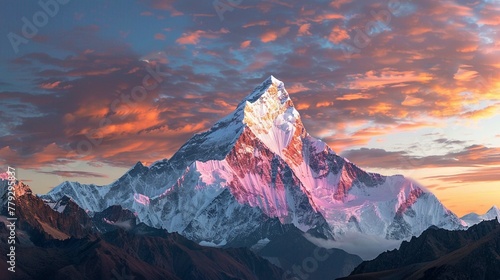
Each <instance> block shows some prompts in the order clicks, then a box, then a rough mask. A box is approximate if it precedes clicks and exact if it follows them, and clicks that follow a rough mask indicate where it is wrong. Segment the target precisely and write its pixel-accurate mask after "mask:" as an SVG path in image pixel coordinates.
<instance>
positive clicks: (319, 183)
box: [44, 76, 465, 246]
mask: <svg viewBox="0 0 500 280" xmlns="http://www.w3.org/2000/svg"><path fill="white" fill-rule="evenodd" d="M64 195H66V196H68V197H71V198H72V199H73V200H74V201H75V202H76V203H78V204H79V205H81V206H82V207H83V208H84V209H87V210H89V211H93V212H96V211H102V210H104V209H105V208H107V207H109V206H111V205H121V206H122V207H123V208H127V209H130V210H131V211H133V212H135V213H136V215H137V216H138V218H139V219H140V220H141V221H143V222H145V223H146V224H148V225H150V226H153V227H162V228H165V229H167V230H168V231H177V232H179V233H181V234H183V235H184V236H186V237H188V238H190V239H192V240H195V241H198V242H204V244H213V245H220V246H222V245H231V244H238V245H253V244H255V243H256V242H257V241H258V240H260V239H264V238H266V237H267V236H269V235H270V234H272V233H273V232H275V231H279V229H280V226H281V225H283V224H293V225H295V226H296V227H297V228H299V229H300V230H302V231H304V232H309V233H311V234H313V235H315V236H319V237H323V238H330V239H342V238H343V236H346V235H348V234H349V233H351V232H355V233H361V234H366V235H371V236H377V237H381V238H386V239H396V240H401V239H405V238H408V237H410V236H412V235H419V234H420V233H421V232H422V231H424V230H425V229H427V228H428V227H429V226H432V225H435V226H438V227H443V228H446V229H458V228H463V227H464V226H465V224H464V223H463V222H462V221H461V220H460V219H458V217H456V215H454V214H453V213H452V212H451V211H449V210H447V209H446V208H445V207H444V206H443V205H442V204H441V203H440V202H439V200H438V199H437V198H436V197H435V196H434V195H433V194H432V193H430V192H428V191H426V190H425V189H424V188H422V187H421V186H420V185H419V184H418V183H416V182H413V181H411V180H408V179H406V178H404V177H403V176H400V175H397V176H389V177H386V176H382V175H380V174H375V173H369V172H366V171H364V170H362V169H361V168H359V167H358V166H356V165H355V164H354V163H351V162H349V161H348V160H346V159H344V158H342V157H340V156H338V155H337V154H335V152H334V151H333V150H332V149H331V148H330V147H328V145H327V144H326V143H324V142H322V141H321V140H318V139H316V138H314V137H312V136H311V135H309V134H308V133H307V132H306V129H305V128H304V125H303V124H302V121H301V119H300V115H299V113H298V112H297V110H296V109H295V107H294V106H293V103H292V101H291V99H290V96H289V94H288V93H287V91H286V89H285V87H284V84H283V82H281V81H280V80H278V79H276V78H274V77H273V76H271V77H270V78H268V79H267V80H266V81H264V82H263V83H262V84H261V85H259V86H258V87H257V88H255V90H254V91H252V92H251V93H250V94H249V95H248V96H247V97H246V98H245V99H244V100H243V101H242V102H241V103H239V105H238V106H237V107H236V109H235V110H234V111H233V112H232V113H231V114H229V115H228V116H226V117H225V118H223V119H221V120H220V121H218V122H217V123H216V124H214V126H213V127H212V128H210V129H209V130H207V131H205V132H202V133H199V134H196V135H194V136H193V137H192V138H191V139H189V140H188V141H187V142H186V143H185V144H184V145H183V146H182V147H181V148H180V149H179V150H178V151H177V152H176V153H175V154H174V155H173V156H172V157H171V158H170V159H168V160H166V159H165V160H160V161H157V162H155V163H154V164H153V165H151V166H150V167H145V166H143V165H142V164H137V165H136V166H134V167H133V168H131V169H130V170H129V171H128V172H127V173H126V174H125V175H123V176H122V177H120V178H119V179H118V180H117V181H115V182H114V183H112V184H110V185H107V186H103V187H98V186H94V185H80V184H77V183H63V184H62V185H60V186H59V187H57V188H54V189H53V190H52V191H51V192H49V193H48V194H47V195H45V196H44V198H46V199H50V200H53V201H57V200H58V199H59V198H61V197H62V196H64Z"/></svg>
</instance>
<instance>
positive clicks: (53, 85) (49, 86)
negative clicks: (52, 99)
mask: <svg viewBox="0 0 500 280" xmlns="http://www.w3.org/2000/svg"><path fill="white" fill-rule="evenodd" d="M60 84H61V81H56V82H53V83H43V84H41V85H40V88H43V89H55V88H57V87H59V85H60Z"/></svg>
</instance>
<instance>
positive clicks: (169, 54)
mask: <svg viewBox="0 0 500 280" xmlns="http://www.w3.org/2000/svg"><path fill="white" fill-rule="evenodd" d="M44 1H48V2H51V3H52V4H51V5H49V6H47V7H46V9H47V10H48V12H46V11H44V8H43V7H42V6H40V5H39V4H38V1H30V2H31V4H29V5H28V4H26V3H23V4H22V6H21V5H17V4H16V3H18V1H5V3H3V9H2V10H1V11H0V31H1V32H0V35H1V39H0V116H1V122H0V167H1V168H2V169H5V170H6V169H7V166H12V167H14V168H16V169H17V171H18V173H17V175H18V179H21V180H23V181H25V182H26V183H28V184H29V185H30V186H31V187H32V189H33V190H34V191H35V192H36V193H46V192H47V191H49V190H50V189H51V188H52V187H54V186H56V185H58V184H59V183H61V182H62V181H64V180H69V181H79V182H82V183H95V184H107V183H110V182H112V181H113V180H115V179H117V178H118V177H119V176H120V175H122V174H123V173H124V172H125V171H127V170H128V169H129V168H130V167H131V166H133V165H134V164H135V163H136V162H137V161H142V162H143V163H145V164H151V163H152V162H154V161H156V160H159V159H162V158H168V157H170V156H171V155H172V154H173V153H174V152H175V151H176V150H177V149H178V148H179V147H180V146H181V145H182V144H183V143H184V142H185V141H186V140H187V139H188V138H189V137H191V136H192V135H193V134H194V133H196V132H201V131H203V130H205V129H207V128H209V127H210V126H212V125H213V124H214V123H215V122H216V121H217V120H218V119H219V118H221V117H223V116H224V115H226V114H228V113H229V112H231V111H232V110H234V108H235V106H236V105H237V104H238V102H239V101H240V100H241V99H242V98H243V97H244V96H246V95H247V94H249V93H250V92H251V91H252V89H253V88H254V87H255V86H257V85H259V84H260V83H261V82H262V81H263V80H265V79H266V78H267V77H269V76H270V75H274V76H275V77H276V78H278V79H280V80H282V81H283V82H284V83H285V87H286V88H287V90H288V92H289V93H290V95H291V98H292V100H293V102H294V104H295V106H296V108H297V110H298V111H299V112H300V114H301V117H302V119H303V122H304V124H305V126H306V129H307V130H308V132H309V133H310V134H311V135H313V136H316V137H318V138H321V139H323V140H324V141H325V142H327V143H329V144H330V146H331V148H332V149H333V150H335V151H336V152H337V153H338V154H340V155H342V156H345V157H347V158H348V159H349V160H350V161H352V162H354V163H356V164H358V165H359V166H361V167H363V168H364V169H366V170H369V171H376V172H380V173H382V174H384V175H392V174H403V175H405V176H408V177H411V178H414V179H415V180H417V181H418V182H420V183H422V184H423V185H424V186H426V187H427V188H428V189H429V190H430V191H432V192H433V193H435V194H436V196H437V197H438V198H439V199H440V200H441V201H442V202H443V203H444V204H445V205H446V206H447V207H448V208H449V209H451V210H452V211H454V212H455V213H456V214H458V215H459V216H461V215H463V214H466V213H468V212H471V211H475V212H477V213H484V212H485V211H487V210H488V209H489V208H490V207H491V206H492V205H494V204H496V205H498V206H500V110H499V108H500V40H499V39H500V1H499V0H462V1H458V0H457V1H436V0H418V1H416V0H414V1H404V0H401V1H397V0H391V1H389V0H387V1H362V0H359V1H353V0H338V1H323V0H315V1H312V0H311V1H297V0H289V1H284V0H283V1H279V0H263V1H254V0H231V1H229V2H225V1H224V0H220V2H215V3H216V4H217V5H216V6H217V7H214V5H213V1H194V0H182V1H181V0H141V1H132V0H123V1H76V0H64V1H63V0H59V1H60V2H54V1H56V0H52V1H49V0H42V2H44ZM23 2H24V1H23ZM66 2H67V3H66ZM53 3H56V5H54V4H53ZM44 15H45V16H44ZM143 83H145V84H146V85H147V88H148V89H147V90H145V91H140V90H139V88H141V85H143ZM142 89H144V88H142ZM131 96H132V98H131ZM134 96H135V98H133V97H134ZM89 138H90V139H92V141H89Z"/></svg>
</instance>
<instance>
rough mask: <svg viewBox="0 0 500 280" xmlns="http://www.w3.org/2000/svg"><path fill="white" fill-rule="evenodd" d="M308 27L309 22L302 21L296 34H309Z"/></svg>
mask: <svg viewBox="0 0 500 280" xmlns="http://www.w3.org/2000/svg"><path fill="white" fill-rule="evenodd" d="M309 28H311V24H310V23H304V24H302V25H301V26H300V27H299V32H298V36H306V35H311V32H309Z"/></svg>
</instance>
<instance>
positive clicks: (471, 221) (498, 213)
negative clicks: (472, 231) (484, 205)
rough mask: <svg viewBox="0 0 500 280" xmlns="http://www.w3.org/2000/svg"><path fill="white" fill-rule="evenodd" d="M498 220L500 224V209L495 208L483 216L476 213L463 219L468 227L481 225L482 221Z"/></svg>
mask: <svg viewBox="0 0 500 280" xmlns="http://www.w3.org/2000/svg"><path fill="white" fill-rule="evenodd" d="M495 218H496V219H498V221H499V222H500V209H498V207H496V206H493V207H491V208H490V210H488V211H487V212H486V213H484V214H483V215H478V214H476V213H470V214H467V215H465V216H463V217H462V220H463V221H464V222H465V223H467V225H468V226H473V225H475V224H479V223H480V222H482V221H489V220H494V219H495Z"/></svg>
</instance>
